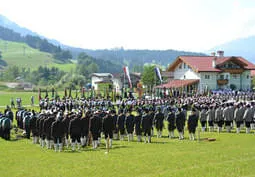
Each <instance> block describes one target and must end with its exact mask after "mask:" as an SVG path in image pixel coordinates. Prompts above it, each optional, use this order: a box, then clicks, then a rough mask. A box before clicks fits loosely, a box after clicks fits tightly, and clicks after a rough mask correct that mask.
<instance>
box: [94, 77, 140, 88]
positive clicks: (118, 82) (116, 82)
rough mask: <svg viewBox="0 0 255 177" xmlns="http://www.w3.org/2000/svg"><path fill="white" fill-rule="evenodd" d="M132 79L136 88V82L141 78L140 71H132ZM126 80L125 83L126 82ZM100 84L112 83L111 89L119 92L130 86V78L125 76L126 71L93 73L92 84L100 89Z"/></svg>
mask: <svg viewBox="0 0 255 177" xmlns="http://www.w3.org/2000/svg"><path fill="white" fill-rule="evenodd" d="M130 79H131V82H132V86H133V87H134V88H135V87H136V84H137V83H138V82H139V81H140V79H141V74H140V73H130ZM124 81H125V84H124ZM100 84H108V85H111V86H110V87H111V89H116V91H117V92H121V90H122V88H124V87H125V88H128V87H129V85H128V80H127V78H126V77H125V78H124V73H118V74H114V75H112V74H111V73H93V74H91V85H92V88H94V89H95V90H98V89H99V85H100Z"/></svg>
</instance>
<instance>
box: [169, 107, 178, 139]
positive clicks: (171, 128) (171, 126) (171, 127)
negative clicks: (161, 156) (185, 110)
mask: <svg viewBox="0 0 255 177" xmlns="http://www.w3.org/2000/svg"><path fill="white" fill-rule="evenodd" d="M167 122H168V137H169V138H174V129H175V128H176V127H175V113H174V110H173V109H171V108H169V112H168V116H167Z"/></svg>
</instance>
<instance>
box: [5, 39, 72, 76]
mask: <svg viewBox="0 0 255 177" xmlns="http://www.w3.org/2000/svg"><path fill="white" fill-rule="evenodd" d="M0 51H1V52H2V59H3V60H5V61H6V63H7V64H8V66H12V65H17V66H19V67H25V68H30V69H31V70H33V69H36V68H37V67H39V66H49V67H53V66H54V67H58V68H59V69H61V70H63V71H71V70H72V69H74V68H75V64H74V63H70V64H58V63H55V61H54V58H53V57H52V54H50V53H46V52H41V51H39V50H37V49H33V48H31V47H29V46H28V45H27V44H25V43H18V42H10V41H5V40H1V39H0Z"/></svg>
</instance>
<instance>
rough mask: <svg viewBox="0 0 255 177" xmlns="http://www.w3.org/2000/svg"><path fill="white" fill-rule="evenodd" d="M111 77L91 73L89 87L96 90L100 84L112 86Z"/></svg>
mask: <svg viewBox="0 0 255 177" xmlns="http://www.w3.org/2000/svg"><path fill="white" fill-rule="evenodd" d="M112 79H113V75H112V74H111V73H93V74H91V86H92V88H93V89H95V90H98V89H99V85H100V84H108V85H112V84H113V81H112Z"/></svg>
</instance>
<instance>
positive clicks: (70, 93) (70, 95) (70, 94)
mask: <svg viewBox="0 0 255 177" xmlns="http://www.w3.org/2000/svg"><path fill="white" fill-rule="evenodd" d="M71 97H72V88H71V87H70V88H69V98H71Z"/></svg>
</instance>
